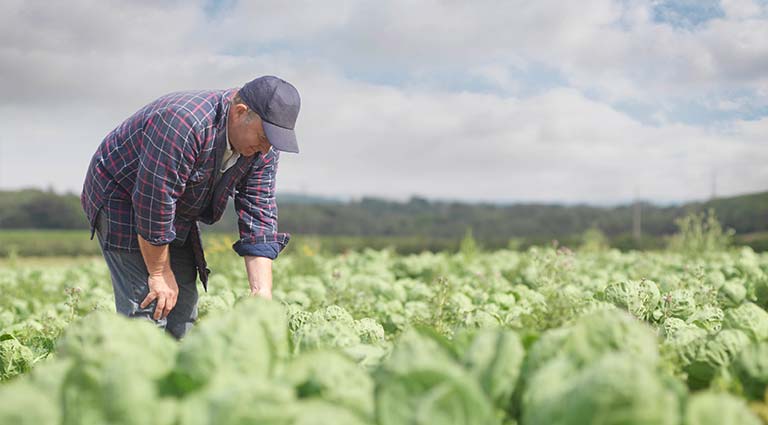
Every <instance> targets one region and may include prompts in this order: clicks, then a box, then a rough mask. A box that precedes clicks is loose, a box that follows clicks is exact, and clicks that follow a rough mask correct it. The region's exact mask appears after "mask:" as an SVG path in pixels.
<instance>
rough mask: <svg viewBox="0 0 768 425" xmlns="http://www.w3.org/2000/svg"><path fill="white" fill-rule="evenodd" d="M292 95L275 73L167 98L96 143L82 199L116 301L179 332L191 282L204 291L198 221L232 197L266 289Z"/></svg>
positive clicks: (268, 291) (250, 263)
mask: <svg viewBox="0 0 768 425" xmlns="http://www.w3.org/2000/svg"><path fill="white" fill-rule="evenodd" d="M299 107H300V99H299V93H298V91H297V90H296V88H295V87H294V86H292V85H291V84H290V83H288V82H286V81H284V80H282V79H280V78H277V77H272V76H265V77H260V78H256V79H255V80H253V81H250V82H248V83H247V84H245V85H244V86H243V87H241V88H239V89H237V88H234V89H228V90H204V91H186V92H177V93H171V94H168V95H165V96H163V97H161V98H159V99H157V100H155V101H154V102H152V103H150V104H148V105H146V106H144V107H143V108H141V109H140V110H139V111H138V112H136V113H135V114H133V115H132V116H131V117H129V118H128V119H127V120H125V121H124V122H123V123H121V124H120V125H119V126H118V127H117V128H115V129H114V130H112V132H110V133H109V134H108V135H107V136H106V137H105V138H104V140H103V141H102V142H101V144H100V145H99V147H98V149H97V150H96V153H95V154H94V155H93V158H92V159H91V163H90V165H89V167H88V171H87V174H86V177H85V183H84V185H83V193H82V195H81V199H80V200H81V203H82V206H83V209H84V210H85V213H86V215H87V217H88V221H89V223H90V225H91V239H93V236H94V233H97V235H98V240H99V244H100V246H101V251H102V253H103V254H104V259H105V260H106V262H107V266H108V267H109V271H110V273H111V275H112V287H113V289H114V293H115V307H116V309H117V311H118V312H119V313H122V314H124V315H126V316H129V317H142V318H146V319H150V320H153V321H154V322H155V323H156V324H157V325H158V326H160V327H163V328H165V330H166V331H167V332H169V333H170V334H172V335H173V336H174V337H176V338H181V337H182V336H184V334H185V333H186V332H187V331H188V330H189V329H190V328H191V327H192V325H193V324H194V322H195V320H196V319H197V299H198V296H197V287H196V279H197V276H198V275H199V276H200V281H201V282H202V284H203V287H204V288H205V290H206V291H207V290H208V285H207V282H208V274H209V273H210V270H209V269H208V268H207V265H206V262H205V258H204V256H203V248H202V243H201V240H200V230H199V228H198V224H197V222H198V220H199V221H202V222H203V223H206V224H212V223H214V222H216V221H218V220H219V219H220V218H221V215H222V213H223V212H224V209H225V207H226V205H227V200H228V199H229V198H230V197H232V196H234V198H235V209H236V210H237V216H238V227H239V229H240V240H239V241H237V242H236V243H235V244H234V245H233V248H234V250H235V251H236V252H237V253H238V254H239V255H240V256H242V257H244V259H245V268H246V271H247V273H248V283H249V285H250V289H251V294H253V295H260V296H263V297H265V298H271V297H272V260H274V259H275V258H276V257H277V255H278V254H279V253H280V252H281V251H282V250H283V248H285V246H286V244H287V243H288V240H289V239H290V235H289V234H287V233H278V231H277V203H276V201H275V174H276V173H277V163H278V159H279V151H284V152H293V153H298V152H299V148H298V144H297V142H296V135H295V133H294V130H293V129H294V125H295V124H296V118H297V117H298V114H299Z"/></svg>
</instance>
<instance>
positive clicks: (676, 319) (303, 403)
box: [0, 244, 768, 425]
mask: <svg viewBox="0 0 768 425" xmlns="http://www.w3.org/2000/svg"><path fill="white" fill-rule="evenodd" d="M208 257H209V262H210V263H211V269H212V270H213V273H212V275H211V280H210V283H209V290H210V292H209V293H203V292H202V288H200V290H201V295H200V304H199V307H200V319H199V322H198V323H197V324H196V325H195V328H193V329H192V331H190V333H189V334H188V335H187V336H186V337H185V338H184V339H183V340H182V341H180V342H177V341H175V340H173V339H172V338H170V337H168V336H166V335H165V334H164V333H163V332H162V330H160V329H158V328H156V327H154V326H152V324H151V323H150V322H148V321H138V320H128V319H125V318H123V317H119V316H117V315H116V314H115V313H114V305H113V297H112V292H111V291H112V288H111V284H110V281H109V274H108V272H107V268H106V265H105V264H104V262H103V260H101V258H99V257H95V258H92V259H80V260H78V262H77V263H73V264H68V263H66V262H55V261H54V262H50V263H47V264H46V263H40V264H39V265H36V264H35V263H34V262H29V261H22V259H17V260H14V259H11V260H5V261H3V262H2V263H0V291H2V297H0V329H2V331H1V332H0V379H1V380H2V381H3V382H0V423H2V424H36V425H39V424H159V425H163V424H169V425H170V424H193V425H194V424H201V425H202V424H211V425H213V424H217V425H225V424H265V425H271V424H301V425H309V424H318V425H319V424H335V425H345V424H349V425H351V424H361V425H362V424H371V425H372V424H381V425H390V424H391V425H400V424H403V425H404V424H477V425H489V424H519V425H585V424H599V425H613V424H616V425H619V424H621V425H631V424H644V425H652V424H653V425H705V424H706V425H709V424H711V425H759V424H761V423H763V424H767V423H768V400H767V399H766V396H767V394H766V386H767V385H768V312H766V309H767V308H768V254H765V253H763V254H757V253H755V252H753V251H752V250H751V249H750V248H736V249H725V248H723V249H717V250H704V251H698V252H686V251H681V250H668V251H657V252H644V253H641V252H630V253H621V252H619V251H616V250H610V249H605V248H599V247H592V248H590V247H589V246H587V247H585V248H584V249H582V250H578V251H571V250H569V249H567V248H563V247H557V246H550V247H534V248H530V249H528V250H526V251H522V252H520V251H512V250H497V251H489V252H484V251H480V250H478V249H476V248H475V247H473V246H472V245H471V244H464V245H462V249H461V250H459V251H458V252H451V253H449V252H443V253H436V254H435V253H422V254H418V255H409V256H403V255H397V254H394V253H393V252H392V251H390V250H371V249H364V250H358V251H353V252H348V253H345V254H340V255H339V254H334V255H326V254H321V253H318V252H316V251H315V250H314V249H313V248H312V246H311V245H302V246H298V247H294V249H293V251H291V252H290V253H289V254H287V255H283V256H281V257H280V258H279V259H278V260H277V261H276V262H275V264H274V295H275V300H274V301H267V300H262V299H257V298H252V297H248V296H247V295H246V294H247V293H248V284H247V280H246V275H245V269H244V266H243V264H242V259H240V258H239V257H237V256H236V255H235V254H234V253H232V252H231V251H229V250H227V249H223V248H222V249H217V248H215V247H214V248H211V249H209V254H208Z"/></svg>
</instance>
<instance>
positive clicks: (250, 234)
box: [232, 149, 291, 260]
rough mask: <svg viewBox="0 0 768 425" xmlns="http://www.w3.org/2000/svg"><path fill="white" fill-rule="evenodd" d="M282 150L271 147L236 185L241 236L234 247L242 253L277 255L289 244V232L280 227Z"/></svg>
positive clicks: (258, 255) (236, 206)
mask: <svg viewBox="0 0 768 425" xmlns="http://www.w3.org/2000/svg"><path fill="white" fill-rule="evenodd" d="M279 157H280V155H279V152H278V151H276V150H274V149H272V150H270V151H269V152H268V153H267V155H266V156H265V157H264V160H263V161H261V162H258V161H257V162H258V163H259V164H260V165H258V166H254V167H253V168H252V169H251V170H249V172H248V174H247V175H246V176H245V177H244V178H243V179H242V180H241V181H240V183H239V184H238V185H237V193H236V194H235V210H236V211H237V217H238V220H237V222H238V228H239V230H240V240H239V241H237V242H235V244H234V245H232V248H233V249H234V250H235V252H237V253H238V254H239V255H240V256H246V255H248V256H255V257H267V258H271V259H273V260H274V259H275V258H277V256H278V254H280V252H281V251H282V250H283V249H284V248H285V246H286V245H288V241H289V240H290V238H291V235H290V234H289V233H279V232H278V231H277V200H276V199H275V177H276V174H277V163H278V160H279Z"/></svg>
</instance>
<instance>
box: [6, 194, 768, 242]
mask: <svg viewBox="0 0 768 425" xmlns="http://www.w3.org/2000/svg"><path fill="white" fill-rule="evenodd" d="M278 206H279V217H280V223H279V227H280V231H284V232H290V233H296V234H314V235H328V236H365V237H377V236H385V237H398V236H404V237H420V238H443V239H445V238H449V239H453V240H456V239H460V238H461V237H462V236H463V235H464V234H465V232H466V231H467V229H469V228H471V229H472V232H473V235H474V236H475V237H476V238H477V239H478V240H480V241H483V242H485V243H486V245H488V246H504V245H505V244H506V243H507V242H508V241H509V240H510V239H512V238H522V239H525V240H530V241H547V240H551V239H560V240H564V239H567V238H569V237H575V236H577V235H581V234H582V233H583V232H584V231H586V230H587V229H590V228H597V229H599V230H601V231H602V232H603V233H604V234H605V235H607V236H608V237H609V238H611V240H612V241H614V242H615V243H616V244H617V245H620V246H632V244H634V243H637V241H635V242H632V239H633V238H632V228H633V217H634V208H635V207H634V206H633V205H620V206H616V207H596V206H589V205H571V206H563V205H557V204H533V203H531V204H512V205H494V204H487V203H484V204H471V203H461V202H447V201H431V200H429V199H426V198H421V197H413V198H411V199H410V200H408V201H407V202H396V201H388V200H383V199H379V198H374V197H364V198H362V199H359V200H354V201H344V200H338V199H333V198H328V197H321V196H313V195H303V194H282V195H278ZM709 208H713V209H714V210H715V211H716V213H717V216H718V218H719V219H720V221H721V223H722V224H723V225H724V227H727V228H732V229H734V230H735V231H736V232H737V233H738V234H745V235H746V234H760V233H766V232H768V192H760V193H754V194H749V195H741V196H734V197H726V198H718V199H715V200H711V201H705V202H691V203H685V204H680V205H673V206H656V205H653V204H651V203H642V204H641V205H640V209H641V228H642V235H643V236H644V237H649V238H648V241H649V243H651V242H650V241H652V240H653V239H652V238H653V237H659V236H663V235H669V234H672V233H674V232H675V231H676V229H677V228H676V225H675V219H676V218H678V217H681V216H683V215H686V214H688V213H690V212H696V211H705V210H707V209H709ZM86 227H87V224H86V221H85V218H84V217H83V213H82V211H81V209H80V202H79V199H78V197H77V196H76V195H74V194H66V195H60V194H56V193H53V192H51V191H42V190H35V189H29V190H20V191H0V229H22V228H37V229H75V228H86ZM211 227H212V228H213V230H221V231H228V232H235V231H236V229H237V219H236V216H235V213H234V210H233V208H232V207H231V206H230V207H229V208H228V209H227V211H226V213H225V216H224V217H223V219H222V220H221V221H220V222H219V223H217V224H215V225H214V226H211ZM622 244H623V245H622Z"/></svg>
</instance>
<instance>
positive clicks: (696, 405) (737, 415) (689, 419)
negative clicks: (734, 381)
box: [683, 391, 760, 425]
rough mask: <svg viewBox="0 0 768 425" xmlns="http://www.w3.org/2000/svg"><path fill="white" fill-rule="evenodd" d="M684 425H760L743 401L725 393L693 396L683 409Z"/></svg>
mask: <svg viewBox="0 0 768 425" xmlns="http://www.w3.org/2000/svg"><path fill="white" fill-rule="evenodd" d="M683 424H684V425H760V419H758V418H757V416H755V414H754V413H752V412H751V411H750V410H749V408H748V407H747V404H746V403H745V402H744V400H741V399H738V398H736V397H734V396H732V395H730V394H727V393H716V392H712V391H704V392H701V393H698V394H695V395H693V396H692V397H691V398H690V399H689V400H688V405H687V406H686V409H685V420H684V421H683Z"/></svg>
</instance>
